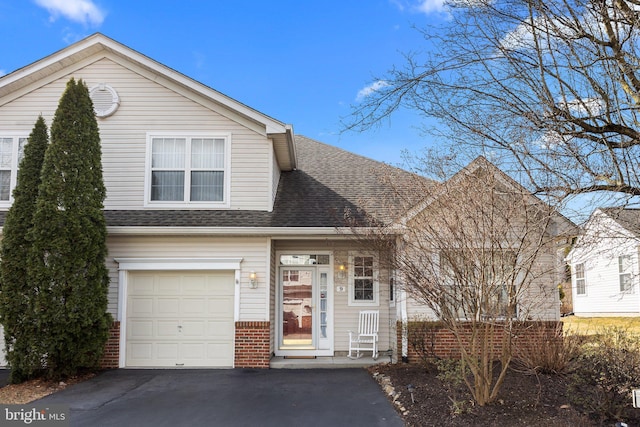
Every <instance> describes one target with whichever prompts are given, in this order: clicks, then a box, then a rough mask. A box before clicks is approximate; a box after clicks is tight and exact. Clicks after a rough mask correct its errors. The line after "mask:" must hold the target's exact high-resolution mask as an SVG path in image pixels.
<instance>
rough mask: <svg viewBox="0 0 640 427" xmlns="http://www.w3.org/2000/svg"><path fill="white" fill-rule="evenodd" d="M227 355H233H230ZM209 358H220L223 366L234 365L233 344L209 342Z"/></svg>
mask: <svg viewBox="0 0 640 427" xmlns="http://www.w3.org/2000/svg"><path fill="white" fill-rule="evenodd" d="M225 355H231V356H230V357H228V356H225ZM207 358H208V359H210V360H219V361H221V362H220V363H221V364H222V365H223V366H233V344H231V343H208V344H207Z"/></svg>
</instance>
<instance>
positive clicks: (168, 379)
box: [37, 369, 403, 427]
mask: <svg viewBox="0 0 640 427" xmlns="http://www.w3.org/2000/svg"><path fill="white" fill-rule="evenodd" d="M37 403H38V404H41V403H42V404H64V405H69V406H70V409H71V414H70V420H71V426H78V427H80V426H114V427H115V426H117V427H123V426H136V427H138V426H140V427H142V426H154V427H160V426H172V427H173V426H265V427H268V426H278V427H283V426H305V427H306V426H322V427H327V426H360V425H362V426H394V427H400V426H403V422H402V420H401V419H400V417H399V416H398V415H397V413H396V412H395V410H394V408H393V405H392V404H391V403H390V402H389V401H388V400H387V398H386V397H385V396H384V393H383V392H382V391H381V390H380V388H379V386H378V384H377V383H376V382H375V380H373V379H372V378H371V377H370V375H369V374H368V373H367V372H366V371H365V370H364V369H335V370H329V369H302V370H295V369H294V370H288V369H284V370H283V369H277V370H251V369H233V370H204V369H203V370H195V369H193V370H133V369H119V370H113V371H107V372H105V373H103V374H101V375H98V376H97V377H95V378H92V379H91V380H88V381H85V382H83V383H80V384H77V385H74V386H71V387H68V388H67V389H66V390H63V391H61V392H59V393H56V394H53V395H51V396H47V397H45V398H44V399H41V400H40V401H38V402H37Z"/></svg>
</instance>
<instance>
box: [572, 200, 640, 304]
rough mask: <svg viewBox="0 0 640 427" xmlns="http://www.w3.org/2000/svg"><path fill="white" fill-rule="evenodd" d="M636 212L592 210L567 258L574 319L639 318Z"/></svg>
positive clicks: (638, 216)
mask: <svg viewBox="0 0 640 427" xmlns="http://www.w3.org/2000/svg"><path fill="white" fill-rule="evenodd" d="M639 248H640V210H638V209H626V208H599V209H596V210H595V211H594V212H593V213H592V214H591V216H590V217H589V220H588V221H587V222H586V224H585V225H584V227H583V232H582V234H581V235H580V236H579V237H578V239H577V240H576V243H575V245H574V247H573V248H572V250H571V251H570V252H569V254H568V255H567V261H568V263H569V265H570V266H571V283H572V293H573V311H574V313H575V314H576V315H577V316H640V292H639V291H638V288H639V285H640V278H639V273H640V265H639V264H638V249H639Z"/></svg>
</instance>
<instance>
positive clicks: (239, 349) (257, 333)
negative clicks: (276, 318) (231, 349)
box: [234, 322, 271, 368]
mask: <svg viewBox="0 0 640 427" xmlns="http://www.w3.org/2000/svg"><path fill="white" fill-rule="evenodd" d="M270 331H271V322H236V349H235V358H234V359H235V367H236V368H269V361H270V360H271V350H270V342H271V337H270Z"/></svg>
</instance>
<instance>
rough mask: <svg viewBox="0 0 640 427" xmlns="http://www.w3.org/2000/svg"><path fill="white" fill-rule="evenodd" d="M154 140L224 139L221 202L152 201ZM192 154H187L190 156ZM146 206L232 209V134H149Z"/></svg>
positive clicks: (145, 192) (145, 181) (145, 187)
mask: <svg viewBox="0 0 640 427" xmlns="http://www.w3.org/2000/svg"><path fill="white" fill-rule="evenodd" d="M153 138H187V139H190V138H214V139H215V138H218V139H224V141H225V142H224V189H223V191H224V194H223V200H222V201H221V202H210V201H207V202H192V201H188V200H186V201H182V202H180V201H152V200H151V154H152V145H151V144H152V141H153ZM190 155H191V153H186V156H190ZM144 206H145V207H147V208H174V209H202V208H220V209H224V208H229V207H231V134H230V133H219V132H147V152H146V160H145V168H144Z"/></svg>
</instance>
